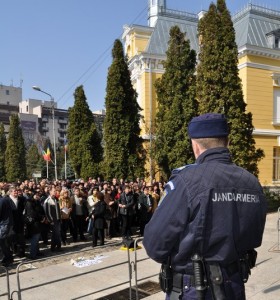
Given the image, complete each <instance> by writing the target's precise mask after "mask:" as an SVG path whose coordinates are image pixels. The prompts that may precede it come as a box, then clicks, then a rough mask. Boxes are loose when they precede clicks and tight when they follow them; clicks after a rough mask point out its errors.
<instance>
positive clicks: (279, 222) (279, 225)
mask: <svg viewBox="0 0 280 300" xmlns="http://www.w3.org/2000/svg"><path fill="white" fill-rule="evenodd" d="M277 229H278V242H277V250H280V249H279V247H280V237H279V235H280V207H278V220H277Z"/></svg>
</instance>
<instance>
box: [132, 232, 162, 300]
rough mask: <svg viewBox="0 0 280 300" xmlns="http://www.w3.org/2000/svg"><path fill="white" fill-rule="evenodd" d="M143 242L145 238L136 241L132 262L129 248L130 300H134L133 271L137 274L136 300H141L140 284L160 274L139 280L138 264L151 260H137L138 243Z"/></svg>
mask: <svg viewBox="0 0 280 300" xmlns="http://www.w3.org/2000/svg"><path fill="white" fill-rule="evenodd" d="M142 240H143V237H139V238H137V239H135V240H134V248H133V250H134V260H131V258H130V249H129V247H127V256H128V272H129V300H132V274H133V271H134V273H135V276H134V277H135V295H136V300H139V291H138V282H140V281H144V280H146V279H149V278H153V277H155V276H158V273H157V274H153V275H150V276H147V277H143V278H141V279H138V270H137V267H138V263H140V262H142V261H145V260H148V259H150V258H149V257H146V258H142V259H137V242H139V241H142Z"/></svg>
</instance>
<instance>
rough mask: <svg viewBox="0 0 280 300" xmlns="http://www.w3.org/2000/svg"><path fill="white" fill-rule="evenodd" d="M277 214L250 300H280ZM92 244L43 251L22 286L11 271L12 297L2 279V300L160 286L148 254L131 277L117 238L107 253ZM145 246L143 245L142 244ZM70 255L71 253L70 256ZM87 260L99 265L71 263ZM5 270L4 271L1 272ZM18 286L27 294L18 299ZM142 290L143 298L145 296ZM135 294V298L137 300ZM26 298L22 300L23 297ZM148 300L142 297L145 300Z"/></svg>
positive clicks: (27, 268) (55, 299)
mask: <svg viewBox="0 0 280 300" xmlns="http://www.w3.org/2000/svg"><path fill="white" fill-rule="evenodd" d="M277 220H278V214H277V213H274V214H269V215H268V216H267V223H266V228H265V234H264V239H263V244H262V246H261V247H260V248H259V249H258V253H259V254H258V260H257V266H256V267H255V268H254V269H253V271H252V276H251V277H250V279H249V281H248V283H247V284H246V292H247V299H252V300H263V299H265V300H276V299H280V272H279V264H280V249H278V248H279V247H278V228H277ZM90 244H91V243H90V242H86V243H78V244H76V245H70V246H67V248H68V250H67V253H65V254H63V255H59V256H53V255H52V254H51V253H50V251H49V250H48V249H46V250H43V251H44V252H45V254H46V257H45V258H44V259H42V260H40V261H36V262H34V261H33V262H32V263H31V264H29V262H28V264H27V265H22V266H21V267H20V273H19V285H18V283H17V276H16V274H15V270H16V269H15V267H16V264H14V267H13V268H10V269H9V274H10V276H9V279H10V280H9V282H10V293H12V297H11V298H8V296H7V286H6V277H5V276H4V275H5V274H4V273H3V270H2V273H1V277H0V299H15V300H16V299H22V300H29V299H32V300H37V299H40V300H41V299H42V300H44V299H46V300H50V299H51V300H70V299H71V300H74V299H98V298H101V299H104V300H105V299H113V300H120V299H124V300H128V299H129V296H130V294H129V290H127V291H126V294H125V295H126V296H124V298H121V296H114V298H109V297H108V296H106V295H109V294H111V293H113V292H116V291H120V290H123V289H126V288H129V286H130V278H131V285H132V286H134V285H135V277H136V274H137V279H138V282H139V284H141V283H144V282H146V281H153V282H157V280H158V271H159V265H158V264H156V263H155V262H153V261H152V260H150V259H149V258H148V257H147V255H146V252H145V249H144V248H142V249H139V250H137V251H136V252H132V251H131V252H129V254H130V255H129V256H130V260H131V264H130V265H131V269H130V270H131V276H130V272H129V263H128V253H127V251H126V250H121V249H120V246H121V245H120V241H119V240H118V239H115V240H110V241H107V245H106V246H105V247H103V248H101V247H99V248H98V247H97V248H95V249H92V248H91V247H90ZM139 245H141V242H139ZM65 252H66V251H65ZM135 254H136V255H137V259H138V261H139V262H138V264H137V273H136V272H135V263H134V258H135ZM78 257H84V258H87V259H90V260H89V261H88V262H90V263H92V262H94V263H95V264H93V265H90V266H84V267H76V266H74V265H72V264H71V260H72V262H73V260H76V261H77V259H78ZM0 271H1V270H0ZM18 286H20V289H21V290H22V292H21V295H17V293H16V291H17V290H18ZM140 292H141V291H139V295H141V293H140ZM135 294H136V293H135V291H134V290H132V292H131V296H132V299H136V298H135ZM20 296H21V298H20ZM142 299H143V298H142ZM145 299H150V300H152V299H153V300H159V299H164V294H163V293H162V292H158V293H156V294H153V295H151V296H149V297H146V298H145Z"/></svg>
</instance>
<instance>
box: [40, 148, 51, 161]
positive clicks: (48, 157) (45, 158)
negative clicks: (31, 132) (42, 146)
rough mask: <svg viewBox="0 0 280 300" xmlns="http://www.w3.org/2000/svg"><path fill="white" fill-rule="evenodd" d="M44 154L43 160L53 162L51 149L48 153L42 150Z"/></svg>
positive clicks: (48, 149)
mask: <svg viewBox="0 0 280 300" xmlns="http://www.w3.org/2000/svg"><path fill="white" fill-rule="evenodd" d="M42 154H43V158H44V160H46V161H50V160H51V151H50V147H48V148H47V153H46V152H45V151H44V150H42Z"/></svg>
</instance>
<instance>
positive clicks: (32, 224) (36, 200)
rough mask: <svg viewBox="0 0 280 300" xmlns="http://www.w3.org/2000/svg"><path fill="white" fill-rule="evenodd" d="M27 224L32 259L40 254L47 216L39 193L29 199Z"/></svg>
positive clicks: (26, 216) (26, 213) (26, 211)
mask: <svg viewBox="0 0 280 300" xmlns="http://www.w3.org/2000/svg"><path fill="white" fill-rule="evenodd" d="M24 219H25V225H26V230H27V237H30V243H31V244H30V257H29V258H30V259H35V258H36V257H37V256H40V255H41V254H40V252H39V240H40V236H41V231H42V224H43V223H44V221H45V219H46V217H45V212H44V209H43V207H42V205H41V203H40V195H39V193H35V194H34V195H33V197H32V198H31V199H28V200H27V202H26V205H25V218H24Z"/></svg>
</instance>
